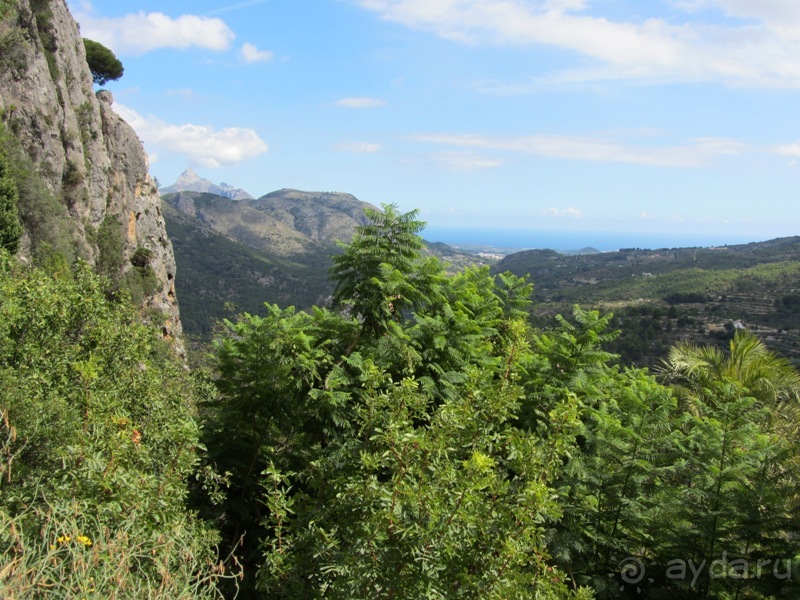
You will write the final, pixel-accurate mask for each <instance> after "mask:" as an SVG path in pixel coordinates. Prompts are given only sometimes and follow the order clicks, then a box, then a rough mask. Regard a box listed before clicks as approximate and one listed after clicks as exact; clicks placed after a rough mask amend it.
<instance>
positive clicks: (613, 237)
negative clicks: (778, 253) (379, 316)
mask: <svg viewBox="0 0 800 600" xmlns="http://www.w3.org/2000/svg"><path fill="white" fill-rule="evenodd" d="M422 237H423V238H425V239H426V240H428V241H429V242H443V243H445V244H448V245H450V246H462V247H470V248H479V249H489V248H495V249H498V250H506V251H516V250H525V249H550V250H556V251H558V252H572V251H575V250H581V249H583V248H594V249H596V250H600V251H601V252H612V251H614V250H619V249H620V248H642V249H650V250H655V249H659V248H691V247H711V246H725V245H728V246H731V245H735V244H748V243H750V242H760V241H764V240H765V239H768V238H763V239H762V238H758V237H756V238H755V239H754V238H753V237H752V236H744V235H729V234H710V233H707V234H703V233H671V232H661V233H652V232H647V233H632V232H627V231H626V232H619V231H560V230H551V229H549V230H543V229H540V230H537V229H478V228H451V227H428V228H426V229H425V230H424V231H423V232H422Z"/></svg>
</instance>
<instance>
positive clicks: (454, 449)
mask: <svg viewBox="0 0 800 600" xmlns="http://www.w3.org/2000/svg"><path fill="white" fill-rule="evenodd" d="M368 216H369V217H370V219H371V223H370V224H369V225H367V226H365V227H362V228H361V229H360V230H359V233H358V234H357V236H356V237H355V238H354V240H353V242H352V243H351V244H350V245H346V246H345V247H344V253H343V254H342V255H341V256H340V257H339V258H338V259H336V262H335V265H334V269H333V271H332V277H333V280H334V281H335V282H336V283H337V293H336V296H335V299H336V301H337V303H338V304H339V305H340V306H342V307H345V308H346V309H347V311H346V313H345V314H336V313H331V312H328V311H324V310H320V309H316V310H314V311H313V312H312V313H311V314H307V315H306V314H295V313H294V311H292V310H283V311H282V310H280V309H278V308H277V307H268V308H269V311H268V314H267V316H266V317H254V316H249V315H244V316H242V317H240V318H239V320H238V322H236V323H228V325H227V326H228V328H229V335H227V336H226V337H225V338H223V339H222V340H221V341H220V342H219V349H218V354H217V356H218V361H219V363H218V366H219V373H220V377H219V380H218V387H219V390H220V392H221V398H220V400H219V402H218V403H217V404H216V405H215V406H214V407H213V411H212V412H211V413H210V414H209V417H210V418H209V425H208V427H209V435H208V438H207V439H208V445H209V449H210V451H211V452H212V455H213V456H214V459H215V461H216V463H217V465H218V466H219V468H220V469H221V470H224V471H229V472H230V473H231V481H232V482H233V485H232V487H231V490H230V493H229V494H228V499H227V501H226V504H225V505H223V506H222V510H221V512H220V513H219V514H218V515H217V516H218V518H219V519H220V520H221V521H222V522H223V523H231V524H233V523H234V522H236V523H239V524H241V523H243V522H246V523H249V525H248V526H247V527H239V528H237V529H233V530H231V531H230V533H232V534H233V535H232V537H230V538H229V543H231V544H233V543H235V542H236V541H238V538H237V537H236V536H237V535H239V534H241V533H242V532H243V531H244V530H245V529H247V531H249V532H251V533H252V532H254V531H255V532H256V534H257V536H258V537H257V539H256V540H255V541H253V540H252V539H251V540H250V541H249V542H248V541H247V536H245V542H244V544H245V552H246V558H247V559H248V560H251V561H253V564H255V565H257V577H256V578H255V579H254V580H253V581H252V585H253V586H254V587H256V588H257V589H258V593H260V594H261V595H262V596H264V595H266V596H267V597H275V598H300V597H302V598H317V597H330V598H356V597H358V598H360V597H365V598H366V597H369V598H443V597H463V598H509V597H534V596H538V597H542V598H556V597H571V596H576V597H588V592H587V591H586V590H583V591H577V590H573V591H569V588H570V586H569V584H568V581H567V578H566V576H565V575H564V573H563V572H561V571H559V570H558V569H557V568H556V567H555V566H554V565H553V564H551V562H550V561H549V559H548V553H547V548H546V545H545V541H544V532H545V527H544V524H545V523H548V522H551V521H555V520H557V519H558V517H559V514H560V509H559V506H558V502H557V500H556V497H555V496H554V494H553V488H552V482H553V480H554V478H555V477H557V476H558V474H559V473H560V471H561V469H562V466H563V463H564V458H565V456H566V454H567V453H568V452H569V451H570V449H571V448H573V446H574V440H575V437H574V436H575V433H576V431H577V427H578V420H577V418H578V407H577V405H576V403H575V402H574V401H573V399H571V398H563V399H559V400H558V401H554V402H553V403H552V404H551V405H550V406H549V409H548V415H547V423H544V424H542V425H541V426H540V427H539V428H538V430H537V431H531V430H524V429H521V428H520V427H519V426H518V418H517V417H518V413H519V409H520V402H519V401H520V398H521V396H522V395H523V393H524V391H523V388H522V387H521V385H520V383H519V380H520V378H521V377H523V376H524V373H525V368H526V365H528V364H529V363H530V361H531V349H530V346H529V344H528V335H529V329H528V326H527V324H526V323H525V321H524V320H523V319H522V318H521V315H523V314H524V311H522V310H521V309H522V308H524V307H525V305H526V303H527V302H528V300H527V296H528V295H529V294H530V287H529V286H527V285H526V284H524V282H522V281H520V280H518V279H517V278H514V277H512V276H505V277H502V278H501V277H498V278H493V277H491V276H490V275H489V272H488V270H471V271H467V272H465V273H463V274H461V275H459V276H456V277H445V276H444V274H443V269H442V267H441V265H440V264H439V263H438V261H435V260H432V259H424V258H423V257H422V255H421V253H420V249H421V241H420V240H419V238H418V237H417V236H416V233H417V232H418V231H419V230H420V228H421V224H420V223H419V222H418V221H417V220H416V219H415V218H414V217H415V213H406V214H399V213H398V212H397V211H396V209H395V208H394V207H385V211H384V212H383V213H368ZM347 313H349V315H350V316H348V314H347ZM225 440H232V441H233V443H234V444H235V446H236V449H235V450H234V451H232V450H231V446H230V443H229V442H228V443H226V441H225ZM242 517H244V519H245V520H246V521H241V520H240V519H242ZM248 535H249V534H248ZM253 593H254V594H255V593H256V592H255V591H253Z"/></svg>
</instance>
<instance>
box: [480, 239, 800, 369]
mask: <svg viewBox="0 0 800 600" xmlns="http://www.w3.org/2000/svg"><path fill="white" fill-rule="evenodd" d="M494 269H495V271H497V272H500V271H503V270H506V269H507V270H510V271H511V272H513V273H515V274H517V275H525V274H530V276H531V278H532V280H533V282H534V284H535V288H534V299H535V301H534V305H533V307H532V314H533V316H534V319H535V320H536V322H537V323H542V324H546V323H547V322H549V321H550V320H551V319H552V317H553V315H555V314H557V313H558V312H563V311H565V310H567V311H568V310H569V308H570V307H571V306H572V305H573V304H576V303H578V304H581V305H582V306H585V307H593V308H598V309H600V310H602V311H610V312H613V313H614V315H615V320H614V326H615V327H619V328H621V329H622V331H623V333H622V335H621V336H620V338H619V339H618V340H617V341H616V342H614V344H612V346H611V347H612V348H613V350H614V351H616V352H618V353H620V354H621V355H622V358H623V360H624V361H626V362H628V363H634V364H639V365H650V366H652V365H655V364H657V363H658V361H659V360H660V358H661V357H662V356H663V355H664V354H665V353H666V351H667V349H668V348H669V346H671V345H672V344H674V343H676V342H679V341H692V342H695V343H702V344H713V345H717V346H719V347H721V348H724V347H726V346H727V344H728V342H729V340H730V339H731V338H732V337H733V333H734V331H735V330H736V329H739V328H746V329H749V330H753V331H756V332H758V334H759V335H760V337H761V338H762V339H763V340H764V341H765V342H766V343H767V345H768V346H769V347H770V348H772V349H773V350H775V351H777V352H780V353H781V354H784V355H786V356H788V357H789V358H791V359H792V360H793V361H794V362H795V364H800V284H799V283H798V282H799V281H800V278H799V277H800V238H797V237H791V238H780V239H775V240H770V241H767V242H758V243H752V244H744V245H739V246H723V247H715V248H670V249H666V248H664V249H660V250H642V249H636V248H630V249H626V250H620V251H619V252H604V253H597V254H588V255H579V256H565V255H562V254H558V253H556V252H553V251H550V250H530V251H525V252H520V253H517V254H512V255H509V256H507V257H506V258H505V259H503V260H502V261H501V262H500V263H499V264H498V265H496V266H495V267H494Z"/></svg>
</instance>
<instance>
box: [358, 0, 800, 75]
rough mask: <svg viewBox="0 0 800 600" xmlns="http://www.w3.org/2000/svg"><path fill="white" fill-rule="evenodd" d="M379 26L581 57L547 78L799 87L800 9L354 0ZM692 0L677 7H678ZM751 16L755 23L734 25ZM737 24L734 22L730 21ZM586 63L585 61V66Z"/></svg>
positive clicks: (780, 2) (784, 3)
mask: <svg viewBox="0 0 800 600" xmlns="http://www.w3.org/2000/svg"><path fill="white" fill-rule="evenodd" d="M353 1H355V2H357V3H358V4H359V5H360V6H362V7H363V8H365V9H367V10H370V11H373V12H375V13H377V14H378V15H379V16H380V17H381V18H382V19H385V20H389V21H394V22H398V23H401V24H403V25H406V26H408V27H411V28H415V29H421V30H424V31H429V32H431V33H433V34H435V35H438V36H440V37H444V38H447V39H451V40H454V41H459V42H464V43H471V44H487V43H488V44H518V45H542V46H551V47H555V48H559V49H562V50H565V51H568V52H570V53H572V54H573V55H576V56H577V57H582V58H583V59H584V60H582V63H583V64H584V65H585V66H583V67H581V68H575V69H572V70H568V71H565V72H562V73H559V74H556V75H555V76H554V75H553V74H550V78H549V79H553V80H557V81H565V82H576V81H594V80H608V79H612V80H613V79H629V80H639V81H650V82H670V81H684V82H685V81H689V82H695V81H715V82H721V83H724V84H727V85H732V86H756V87H758V86H760V87H769V86H772V87H800V2H797V0H706V2H704V3H703V4H702V6H706V5H708V6H714V7H716V8H718V9H720V10H721V11H722V12H723V13H724V15H727V16H728V17H730V18H731V20H724V19H723V21H722V23H720V22H719V19H717V22H711V21H708V22H704V21H700V20H698V19H699V18H696V19H695V20H690V21H685V20H684V19H679V18H670V19H658V18H649V19H642V18H636V19H629V20H611V19H609V18H605V17H597V16H592V15H588V14H586V13H585V12H582V11H584V10H585V9H586V8H588V5H589V2H588V0H583V1H582V0H353ZM700 6H701V3H700V2H698V1H693V2H689V3H687V2H682V3H681V7H682V8H684V9H689V8H699V7H700ZM741 18H747V19H750V20H753V21H754V22H753V23H745V24H742V22H741V21H740V20H738V19H741ZM734 19H737V20H734ZM585 59H589V60H590V62H589V63H586V60H585Z"/></svg>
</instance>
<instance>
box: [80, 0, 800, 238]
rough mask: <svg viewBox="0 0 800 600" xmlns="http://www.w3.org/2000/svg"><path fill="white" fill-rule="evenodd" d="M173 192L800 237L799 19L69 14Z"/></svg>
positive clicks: (728, 4) (581, 7) (292, 11)
mask: <svg viewBox="0 0 800 600" xmlns="http://www.w3.org/2000/svg"><path fill="white" fill-rule="evenodd" d="M68 4H69V6H70V10H71V12H72V14H73V16H74V17H75V18H76V20H78V22H79V23H80V24H81V31H82V33H83V35H84V36H86V37H89V38H92V39H95V40H97V41H100V42H102V43H104V44H105V45H107V46H108V47H110V48H111V49H112V50H114V51H115V52H116V54H117V56H118V57H119V58H120V59H121V60H122V62H123V64H124V65H125V75H124V76H123V78H122V79H120V80H119V81H117V82H111V83H109V84H108V85H107V88H108V89H110V90H111V91H112V92H113V94H114V97H115V108H116V109H117V111H118V112H119V113H120V114H121V115H122V116H123V117H124V118H126V120H128V122H130V123H131V124H132V125H133V127H134V129H136V131H137V133H138V134H139V137H140V138H141V139H142V140H143V141H144V143H145V147H146V149H147V151H148V152H149V154H150V158H151V164H150V169H151V173H152V174H153V175H155V176H156V177H158V179H159V181H160V182H161V184H162V185H168V184H171V183H173V182H174V181H175V179H176V178H177V176H178V175H179V174H180V173H181V172H182V171H183V170H184V169H186V168H187V167H189V166H192V167H193V168H194V169H195V170H196V171H197V172H198V173H199V174H200V175H201V176H203V177H206V178H207V179H211V180H212V181H215V182H220V181H225V182H227V183H230V184H233V185H236V186H239V187H242V188H244V189H246V190H247V191H248V192H250V193H251V194H253V195H254V196H260V195H262V194H265V193H268V192H270V191H273V190H276V189H280V188H284V187H290V188H298V189H303V190H314V191H341V192H349V193H352V194H354V195H356V196H357V197H358V198H360V199H361V200H365V201H368V202H372V203H374V204H379V203H381V202H395V203H397V204H399V205H400V207H401V209H403V210H410V209H412V208H419V209H421V211H422V217H423V218H424V219H425V220H426V221H428V222H429V224H430V225H431V226H432V227H437V228H441V227H482V228H486V227H498V228H529V229H552V230H573V231H580V230H585V231H623V232H638V233H644V234H646V233H648V232H652V233H653V234H656V233H657V234H659V235H660V236H664V235H669V234H672V233H674V234H675V235H676V237H677V236H678V235H679V234H687V233H688V234H698V235H700V234H704V235H705V234H714V235H716V236H718V237H720V236H721V238H724V237H725V236H729V237H730V239H731V242H733V241H739V240H741V239H742V237H743V236H744V237H746V238H749V239H752V240H760V239H767V238H771V237H777V236H784V235H798V234H800V209H798V207H797V206H798V204H797V198H798V191H800V188H799V186H798V183H800V2H798V0H313V1H312V0H291V1H289V0H240V1H236V0H230V1H224V0H193V1H192V2H188V1H183V0H171V1H170V2H163V0H162V1H158V2H156V1H150V0H92V1H91V2H86V1H82V0H69V2H68Z"/></svg>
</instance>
